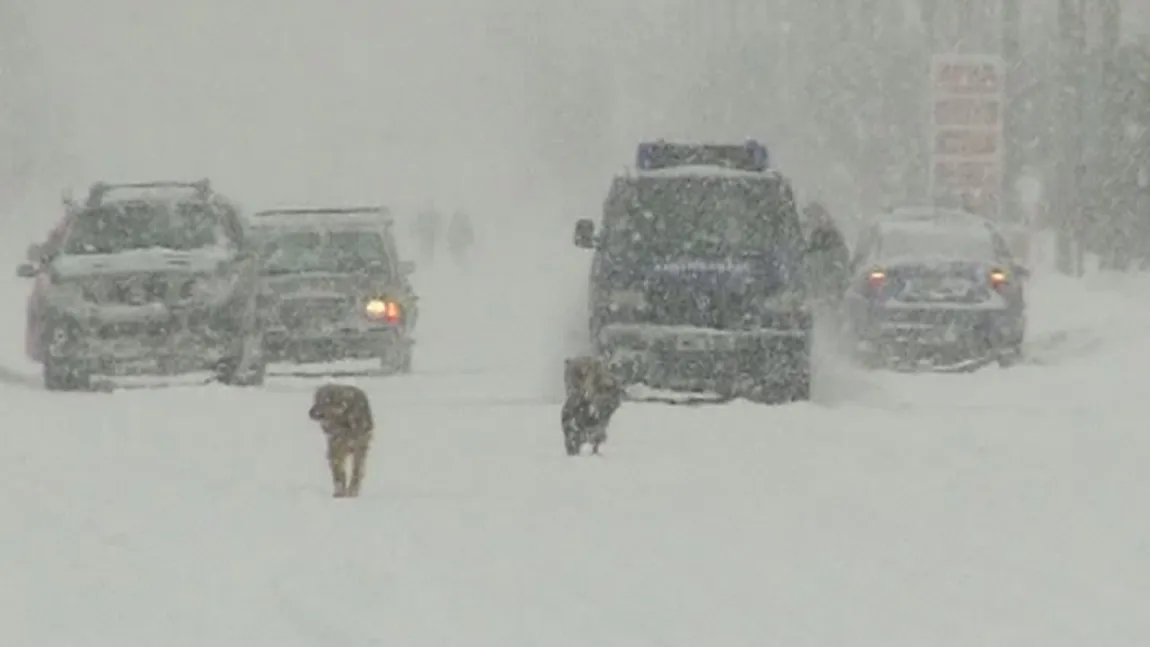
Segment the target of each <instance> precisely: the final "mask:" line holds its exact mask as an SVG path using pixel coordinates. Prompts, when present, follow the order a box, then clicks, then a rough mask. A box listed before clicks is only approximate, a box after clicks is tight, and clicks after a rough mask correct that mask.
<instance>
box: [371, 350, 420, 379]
mask: <svg viewBox="0 0 1150 647" xmlns="http://www.w3.org/2000/svg"><path fill="white" fill-rule="evenodd" d="M414 354H415V353H414V348H413V345H412V344H410V343H405V344H404V347H403V349H402V350H398V351H393V352H390V353H386V354H385V355H384V356H383V357H381V358H379V368H380V369H381V370H383V372H384V373H386V374H388V375H406V374H408V373H411V371H412V368H413V365H414V357H413V356H414Z"/></svg>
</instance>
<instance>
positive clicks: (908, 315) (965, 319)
mask: <svg viewBox="0 0 1150 647" xmlns="http://www.w3.org/2000/svg"><path fill="white" fill-rule="evenodd" d="M984 318H985V314H984V313H983V312H981V311H978V310H956V309H953V308H890V309H888V310H887V312H886V320H887V321H888V322H889V323H893V324H911V325H922V326H949V325H964V324H966V325H974V324H977V323H979V322H981V321H982V320H983V319H984Z"/></svg>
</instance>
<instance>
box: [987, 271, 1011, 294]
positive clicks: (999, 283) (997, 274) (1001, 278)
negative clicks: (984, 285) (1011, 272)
mask: <svg viewBox="0 0 1150 647" xmlns="http://www.w3.org/2000/svg"><path fill="white" fill-rule="evenodd" d="M1009 282H1010V280H1009V277H1007V276H1006V272H1003V271H1002V270H993V271H991V272H990V287H992V288H994V289H995V290H997V289H999V288H1001V287H1003V286H1005V285H1006V284H1007V283H1009Z"/></svg>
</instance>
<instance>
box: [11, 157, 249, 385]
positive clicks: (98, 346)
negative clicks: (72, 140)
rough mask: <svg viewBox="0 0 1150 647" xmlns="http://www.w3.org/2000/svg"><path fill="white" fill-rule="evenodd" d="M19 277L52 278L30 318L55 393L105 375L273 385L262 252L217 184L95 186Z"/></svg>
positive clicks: (46, 379)
mask: <svg viewBox="0 0 1150 647" xmlns="http://www.w3.org/2000/svg"><path fill="white" fill-rule="evenodd" d="M18 273H19V275H20V276H24V277H28V278H31V277H38V278H41V279H43V280H42V281H41V283H40V284H38V288H39V289H38V294H39V297H38V298H39V301H40V302H41V303H40V304H39V306H40V307H38V308H36V310H35V312H36V313H37V316H36V321H34V322H30V323H32V324H33V328H34V329H35V337H36V339H38V340H39V341H38V343H39V344H40V346H41V352H40V356H41V358H42V365H43V376H44V385H45V387H47V388H48V389H52V390H75V389H85V388H88V387H89V384H90V378H91V376H92V375H94V374H104V375H176V374H183V373H190V372H195V371H201V370H210V371H213V372H214V373H215V374H216V376H217V378H218V379H219V380H220V381H222V382H225V383H228V384H236V385H248V384H259V383H261V382H262V380H263V375H264V364H263V362H262V358H261V356H260V353H259V349H260V346H261V342H260V338H259V337H260V333H259V327H258V325H257V324H258V322H257V320H256V311H255V306H256V288H257V286H258V278H259V277H258V274H257V268H256V258H255V254H254V250H253V249H252V248H251V247H250V244H249V241H248V239H247V236H246V233H245V229H244V225H243V220H242V219H241V216H240V214H239V211H238V209H237V208H236V206H235V205H233V204H232V203H231V202H230V201H229V200H228V199H226V198H224V197H223V196H221V195H220V194H218V193H216V192H215V191H213V190H212V188H211V185H210V183H209V182H208V181H206V180H204V181H200V182H146V183H140V184H106V183H98V184H96V185H93V186H92V188H91V190H90V191H89V194H88V198H87V200H86V201H85V202H84V203H83V204H79V205H75V207H74V213H73V214H72V217H71V219H70V222H69V223H68V226H67V228H66V231H65V232H64V233H63V235H62V236H61V237H60V240H59V244H58V245H55V246H53V247H52V248H51V249H50V250H48V251H47V253H46V254H45V256H44V257H43V258H42V259H40V262H39V263H28V264H25V265H22V266H21V267H20V268H19V272H18Z"/></svg>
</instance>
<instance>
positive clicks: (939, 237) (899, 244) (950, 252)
mask: <svg viewBox="0 0 1150 647" xmlns="http://www.w3.org/2000/svg"><path fill="white" fill-rule="evenodd" d="M880 253H881V255H882V256H883V257H884V258H907V257H909V258H914V257H942V258H960V259H969V260H976V261H993V260H994V259H995V249H994V242H993V240H992V239H991V236H990V235H989V234H988V233H987V232H985V231H981V230H978V229H965V228H961V229H960V228H932V227H925V226H924V227H906V228H898V229H893V228H892V229H889V230H887V231H885V232H883V236H882V244H881V247H880Z"/></svg>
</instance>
